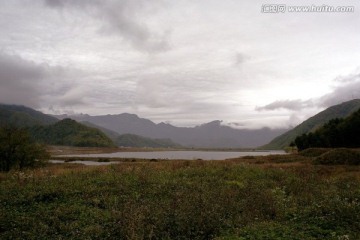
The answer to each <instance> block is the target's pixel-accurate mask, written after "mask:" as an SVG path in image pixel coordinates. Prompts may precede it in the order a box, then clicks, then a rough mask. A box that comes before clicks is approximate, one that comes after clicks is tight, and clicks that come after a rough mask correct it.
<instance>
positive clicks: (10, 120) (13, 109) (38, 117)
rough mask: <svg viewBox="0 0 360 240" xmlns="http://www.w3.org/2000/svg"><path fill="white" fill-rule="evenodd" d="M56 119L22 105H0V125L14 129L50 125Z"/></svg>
mask: <svg viewBox="0 0 360 240" xmlns="http://www.w3.org/2000/svg"><path fill="white" fill-rule="evenodd" d="M57 121H59V120H58V119H57V118H55V117H52V116H50V115H46V114H44V113H42V112H39V111H36V110H34V109H32V108H29V107H25V106H22V105H7V104H0V125H4V124H11V125H13V126H16V127H30V126H35V125H50V124H53V123H56V122H57Z"/></svg>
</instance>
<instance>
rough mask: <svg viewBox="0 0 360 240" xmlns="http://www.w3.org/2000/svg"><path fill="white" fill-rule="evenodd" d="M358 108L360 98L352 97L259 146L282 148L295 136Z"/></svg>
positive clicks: (345, 115) (313, 129)
mask: <svg viewBox="0 0 360 240" xmlns="http://www.w3.org/2000/svg"><path fill="white" fill-rule="evenodd" d="M358 109H360V99H353V100H351V101H347V102H343V103H341V104H338V105H334V106H331V107H329V108H327V109H325V110H324V111H322V112H320V113H318V114H316V115H314V116H313V117H311V118H309V119H307V120H306V121H304V122H302V123H301V124H299V125H298V126H296V127H295V128H293V129H291V130H290V131H287V132H286V133H284V134H282V135H280V136H278V137H276V138H274V139H273V140H272V141H270V142H269V143H268V144H266V145H264V146H262V147H261V148H262V149H283V148H285V147H287V146H289V145H290V143H291V142H292V141H294V140H295V138H296V137H297V136H299V135H302V134H304V133H308V132H313V131H315V130H316V129H318V128H319V127H321V126H322V125H324V124H325V123H326V122H328V121H329V120H331V119H334V118H345V117H348V116H350V115H351V114H352V113H354V112H355V111H357V110H358Z"/></svg>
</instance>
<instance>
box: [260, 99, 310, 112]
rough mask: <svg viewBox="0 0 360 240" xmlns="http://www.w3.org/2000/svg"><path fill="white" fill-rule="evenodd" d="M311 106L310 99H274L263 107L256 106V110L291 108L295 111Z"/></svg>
mask: <svg viewBox="0 0 360 240" xmlns="http://www.w3.org/2000/svg"><path fill="white" fill-rule="evenodd" d="M311 106H313V103H312V101H310V100H308V101H302V100H300V99H296V100H279V101H275V102H272V103H270V104H268V105H265V106H263V107H256V110H257V111H263V110H266V111H273V110H278V109H287V110H291V111H297V110H301V109H304V108H308V107H311Z"/></svg>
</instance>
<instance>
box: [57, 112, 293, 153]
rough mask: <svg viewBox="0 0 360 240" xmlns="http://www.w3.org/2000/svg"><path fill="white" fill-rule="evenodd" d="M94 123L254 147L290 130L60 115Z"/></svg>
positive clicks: (184, 141)
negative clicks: (187, 124) (188, 124)
mask: <svg viewBox="0 0 360 240" xmlns="http://www.w3.org/2000/svg"><path fill="white" fill-rule="evenodd" d="M55 117H57V118H59V119H63V118H71V119H75V120H77V121H79V122H86V123H91V124H94V125H96V126H99V127H101V128H105V129H108V130H111V131H113V132H116V133H118V134H120V135H121V134H135V135H140V136H143V137H146V138H152V139H171V140H172V141H173V142H175V143H177V144H180V145H182V146H186V147H208V148H211V147H215V148H254V147H257V146H260V145H264V144H266V143H267V142H269V141H270V140H271V139H273V138H274V137H276V136H278V135H280V134H282V133H284V132H285V131H286V130H287V129H270V128H262V129H254V130H253V129H236V128H232V127H229V126H226V125H223V124H222V123H221V121H219V120H216V121H212V122H209V123H205V124H202V125H199V126H196V127H176V126H173V125H171V124H167V123H163V122H162V123H158V124H156V123H154V122H152V121H150V120H148V119H145V118H140V117H138V116H137V115H135V114H129V113H122V114H117V115H101V116H90V115H87V114H80V115H57V116H55Z"/></svg>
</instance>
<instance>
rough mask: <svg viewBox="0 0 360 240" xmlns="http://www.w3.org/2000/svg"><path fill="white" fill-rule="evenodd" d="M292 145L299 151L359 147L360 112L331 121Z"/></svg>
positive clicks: (302, 136) (304, 135)
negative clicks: (318, 148) (316, 148)
mask: <svg viewBox="0 0 360 240" xmlns="http://www.w3.org/2000/svg"><path fill="white" fill-rule="evenodd" d="M292 145H296V146H297V148H298V150H300V151H301V150H304V149H307V148H315V147H321V148H338V147H345V148H357V147H360V110H358V111H356V112H354V113H353V114H351V115H350V116H349V117H347V118H335V119H332V120H330V121H328V122H327V123H326V124H324V126H322V127H320V128H319V129H317V130H316V131H315V132H310V133H307V134H303V135H301V136H298V137H296V139H295V141H294V142H293V143H292Z"/></svg>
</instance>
